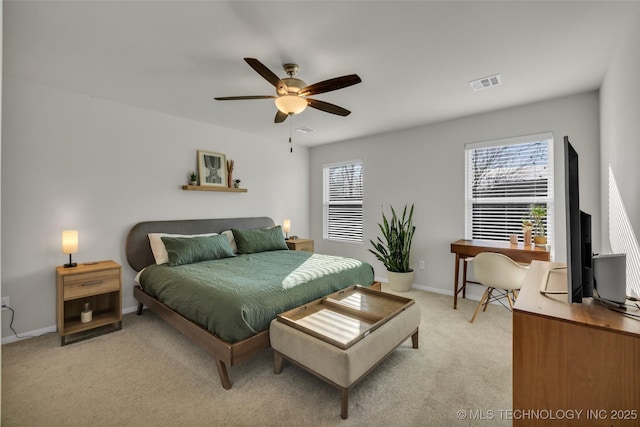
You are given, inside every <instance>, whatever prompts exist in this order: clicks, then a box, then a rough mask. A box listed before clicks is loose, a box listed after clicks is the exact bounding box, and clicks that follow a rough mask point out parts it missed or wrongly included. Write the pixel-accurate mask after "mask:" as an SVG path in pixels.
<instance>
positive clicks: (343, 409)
mask: <svg viewBox="0 0 640 427" xmlns="http://www.w3.org/2000/svg"><path fill="white" fill-rule="evenodd" d="M341 394H342V396H341V397H342V398H341V401H340V418H342V419H343V420H346V419H347V418H348V417H349V389H348V388H343V389H341Z"/></svg>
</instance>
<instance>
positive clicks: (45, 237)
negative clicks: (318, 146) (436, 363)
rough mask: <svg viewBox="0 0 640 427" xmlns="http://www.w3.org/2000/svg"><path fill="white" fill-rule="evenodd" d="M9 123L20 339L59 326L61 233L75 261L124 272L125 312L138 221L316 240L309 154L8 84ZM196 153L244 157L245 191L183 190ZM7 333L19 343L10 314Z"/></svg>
mask: <svg viewBox="0 0 640 427" xmlns="http://www.w3.org/2000/svg"><path fill="white" fill-rule="evenodd" d="M3 102H4V112H3V127H2V136H3V144H2V231H3V233H2V296H9V297H10V298H11V306H12V307H13V308H14V309H15V311H16V319H15V323H14V327H15V329H16V330H17V331H18V333H21V332H25V331H39V330H42V329H47V328H50V327H51V326H53V325H55V267H56V266H57V265H61V264H63V263H65V262H67V261H68V257H67V256H66V255H63V254H62V253H61V242H60V235H61V232H62V230H63V229H67V228H74V229H78V230H79V234H80V249H79V253H78V254H77V255H75V256H74V261H78V262H87V261H92V260H100V259H113V260H115V261H117V262H119V263H121V264H122V265H123V273H124V274H123V307H125V308H132V307H134V306H135V303H136V302H135V300H134V298H133V291H132V285H133V277H134V271H133V270H132V269H131V267H129V265H128V264H127V262H126V258H125V254H124V243H125V238H126V235H127V232H128V230H129V229H130V228H131V227H132V226H133V225H134V224H135V223H137V222H139V221H145V220H158V219H183V218H224V217H235V216H270V217H271V218H273V219H274V221H275V222H276V223H280V224H281V223H282V220H283V219H284V218H291V221H292V224H293V227H294V230H295V232H296V234H299V235H301V236H304V235H308V234H309V228H308V218H309V212H308V209H309V203H308V186H309V180H308V149H306V148H304V147H296V149H295V150H294V152H293V154H290V153H289V147H288V143H287V142H286V138H283V140H282V141H273V140H266V139H260V138H256V137H253V136H250V135H247V134H242V133H238V132H234V131H231V130H228V129H223V128H218V127H214V126H211V125H208V124H203V123H198V122H194V121H189V120H185V119H181V118H177V117H172V116H168V115H165V114H160V113H156V112H151V111H146V110H141V109H138V108H134V107H130V106H126V105H122V104H117V103H113V102H109V101H104V100H101V99H96V98H91V97H88V96H84V95H79V94H75V93H70V92H65V91H61V90H58V89H55V88H51V87H45V86H39V85H35V84H30V83H27V82H24V81H18V80H15V79H13V80H12V79H9V78H7V77H5V80H4V92H3ZM198 149H202V150H209V151H217V152H222V153H225V154H226V155H227V158H228V159H234V160H235V171H234V177H237V178H240V179H242V186H243V187H246V188H248V192H247V193H215V192H199V191H183V190H181V188H180V187H181V185H183V184H186V183H187V182H186V181H187V179H188V173H189V172H190V171H191V170H194V169H195V168H196V151H197V150H198ZM2 319H3V324H2V336H3V337H7V336H9V335H11V332H10V330H9V328H8V323H9V322H8V319H9V314H8V312H3V313H2Z"/></svg>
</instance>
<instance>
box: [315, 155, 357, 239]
mask: <svg viewBox="0 0 640 427" xmlns="http://www.w3.org/2000/svg"><path fill="white" fill-rule="evenodd" d="M357 164H359V165H360V178H361V182H360V186H361V189H362V197H361V199H360V200H359V201H340V202H337V201H333V202H332V201H331V200H329V198H330V185H331V183H330V174H329V172H330V170H331V169H332V168H337V167H341V166H348V165H357ZM338 203H339V204H342V205H351V204H352V205H359V206H360V208H361V215H360V224H359V227H360V230H359V239H357V240H356V239H344V238H337V237H330V236H329V230H330V228H331V227H330V224H329V207H330V205H332V204H338ZM322 211H323V218H322V237H323V239H324V240H325V241H327V242H334V243H348V244H355V245H362V244H363V243H364V162H363V161H362V159H353V160H345V161H341V162H334V163H327V164H324V165H322Z"/></svg>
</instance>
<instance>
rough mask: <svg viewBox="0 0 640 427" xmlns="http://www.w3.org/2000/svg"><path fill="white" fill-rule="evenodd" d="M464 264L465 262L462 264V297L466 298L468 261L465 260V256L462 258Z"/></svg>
mask: <svg viewBox="0 0 640 427" xmlns="http://www.w3.org/2000/svg"><path fill="white" fill-rule="evenodd" d="M462 264H464V265H463V266H462V298H466V297H467V264H468V262H467V261H465V258H463V259H462Z"/></svg>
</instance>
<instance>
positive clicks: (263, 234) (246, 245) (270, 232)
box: [231, 225, 289, 254]
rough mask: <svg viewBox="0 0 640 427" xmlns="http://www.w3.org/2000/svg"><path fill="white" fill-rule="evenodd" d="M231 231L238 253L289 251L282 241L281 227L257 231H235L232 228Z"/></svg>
mask: <svg viewBox="0 0 640 427" xmlns="http://www.w3.org/2000/svg"><path fill="white" fill-rule="evenodd" d="M231 231H232V232H233V237H234V239H235V241H236V245H237V246H238V252H240V253H242V254H253V253H256V252H265V251H278V250H282V249H285V250H286V249H289V248H288V247H287V243H286V242H285V241H284V235H283V234H282V227H280V226H279V225H278V226H275V227H272V228H263V229H259V230H237V229H235V228H234V229H232V230H231Z"/></svg>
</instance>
